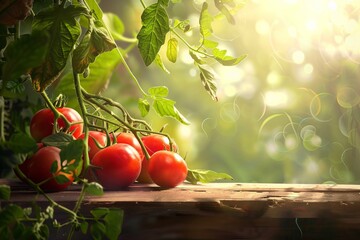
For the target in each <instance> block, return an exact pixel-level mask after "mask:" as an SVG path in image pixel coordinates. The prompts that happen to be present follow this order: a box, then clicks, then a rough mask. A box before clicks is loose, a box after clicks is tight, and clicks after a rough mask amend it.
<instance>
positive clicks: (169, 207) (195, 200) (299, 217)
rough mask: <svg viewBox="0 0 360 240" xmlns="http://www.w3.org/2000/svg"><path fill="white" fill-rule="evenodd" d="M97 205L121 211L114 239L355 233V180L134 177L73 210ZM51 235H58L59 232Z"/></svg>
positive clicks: (359, 231) (20, 199)
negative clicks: (159, 181) (142, 180)
mask: <svg viewBox="0 0 360 240" xmlns="http://www.w3.org/2000/svg"><path fill="white" fill-rule="evenodd" d="M0 184H9V185H11V188H12V195H11V199H10V202H14V203H17V204H20V205H22V206H26V205H29V204H30V202H31V201H34V199H35V193H34V192H32V191H31V190H29V189H28V188H27V187H26V186H24V185H23V184H22V183H19V182H14V181H10V182H9V181H8V180H0ZM78 195H79V189H78V188H77V187H76V186H73V187H71V188H70V189H69V190H67V191H64V192H58V193H51V194H50V196H51V197H52V198H53V199H54V200H56V201H58V202H59V203H61V204H63V205H66V206H70V207H71V206H73V205H74V202H75V201H76V200H77V197H78ZM36 199H37V202H38V203H39V204H40V205H41V204H44V205H45V204H46V203H47V202H46V200H45V199H44V198H43V197H41V196H37V198H36ZM100 206H106V207H119V208H122V209H123V210H124V211H125V219H124V225H123V232H122V235H121V239H146V240H149V239H184V240H186V239H219V240H222V239H326V240H328V239H344V240H347V239H360V186H358V185H312V184H309V185H304V184H248V183H213V184H203V185H190V184H183V185H181V186H178V187H176V188H174V189H162V188H159V187H157V186H155V185H142V184H134V185H133V186H131V187H130V188H128V189H127V190H124V191H108V192H106V193H105V194H104V195H103V196H101V197H94V196H88V197H86V199H85V201H84V204H83V206H82V208H81V211H82V212H84V213H85V212H89V210H90V209H92V208H95V207H100ZM52 239H62V235H61V233H58V234H57V235H56V236H54V237H53V238H52ZM79 239H80V238H79ZM81 239H83V238H81Z"/></svg>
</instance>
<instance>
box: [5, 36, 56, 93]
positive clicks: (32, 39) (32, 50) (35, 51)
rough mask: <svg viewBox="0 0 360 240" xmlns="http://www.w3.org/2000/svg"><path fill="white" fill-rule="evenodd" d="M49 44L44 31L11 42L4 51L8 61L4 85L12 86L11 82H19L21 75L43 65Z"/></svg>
mask: <svg viewBox="0 0 360 240" xmlns="http://www.w3.org/2000/svg"><path fill="white" fill-rule="evenodd" d="M48 45H49V37H48V35H47V34H46V33H42V32H35V33H33V34H31V35H24V36H22V37H21V38H20V39H18V40H15V41H13V42H11V43H10V44H9V45H8V47H7V48H6V50H5V52H4V57H5V58H6V62H5V63H4V66H3V68H2V70H3V72H2V74H3V75H2V78H3V81H4V83H3V86H5V87H7V88H10V87H11V86H9V84H16V83H17V82H19V78H20V76H21V75H23V74H27V73H28V72H29V70H30V69H31V68H34V67H37V66H39V65H41V63H42V62H43V61H44V59H45V56H46V52H47V50H48ZM8 83H9V84H8ZM21 85H23V84H21ZM11 88H13V86H12V87H11Z"/></svg>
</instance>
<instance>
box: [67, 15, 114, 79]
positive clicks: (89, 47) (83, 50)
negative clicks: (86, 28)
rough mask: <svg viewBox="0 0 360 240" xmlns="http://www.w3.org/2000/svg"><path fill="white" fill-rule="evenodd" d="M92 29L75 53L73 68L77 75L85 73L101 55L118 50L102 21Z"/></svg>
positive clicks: (96, 22) (97, 22) (96, 23)
mask: <svg viewBox="0 0 360 240" xmlns="http://www.w3.org/2000/svg"><path fill="white" fill-rule="evenodd" d="M90 29H91V31H90V32H87V33H86V34H85V36H84V37H83V39H82V41H81V43H80V45H79V46H78V47H77V48H76V49H75V50H74V53H73V59H72V66H73V70H74V71H75V72H77V73H83V72H84V71H85V69H87V68H88V66H89V64H90V63H93V62H94V61H95V58H96V57H97V56H98V55H100V54H101V53H103V52H108V51H111V50H112V49H114V48H116V43H115V42H114V41H113V40H112V38H111V36H110V34H109V33H108V31H107V30H106V28H105V26H104V25H103V24H102V23H101V22H100V21H97V20H96V21H95V23H94V24H93V25H92V26H91V27H90Z"/></svg>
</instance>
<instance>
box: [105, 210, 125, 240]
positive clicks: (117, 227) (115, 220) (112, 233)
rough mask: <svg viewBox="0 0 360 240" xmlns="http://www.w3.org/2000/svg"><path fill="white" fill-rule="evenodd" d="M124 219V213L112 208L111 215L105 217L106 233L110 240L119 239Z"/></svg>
mask: <svg viewBox="0 0 360 240" xmlns="http://www.w3.org/2000/svg"><path fill="white" fill-rule="evenodd" d="M123 219H124V211H123V210H122V209H119V208H110V209H109V213H108V214H106V216H105V217H104V222H105V228H106V232H105V235H106V236H107V237H108V238H109V239H110V240H116V239H119V235H120V233H121V230H122V225H123Z"/></svg>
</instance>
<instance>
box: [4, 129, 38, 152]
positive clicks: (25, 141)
mask: <svg viewBox="0 0 360 240" xmlns="http://www.w3.org/2000/svg"><path fill="white" fill-rule="evenodd" d="M6 146H7V147H8V148H9V149H11V150H12V151H13V152H15V153H30V152H35V151H36V150H37V145H36V141H35V140H34V139H33V138H32V137H30V136H29V135H27V134H26V133H23V132H16V133H15V134H13V135H12V136H11V137H10V140H9V141H8V142H6Z"/></svg>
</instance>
